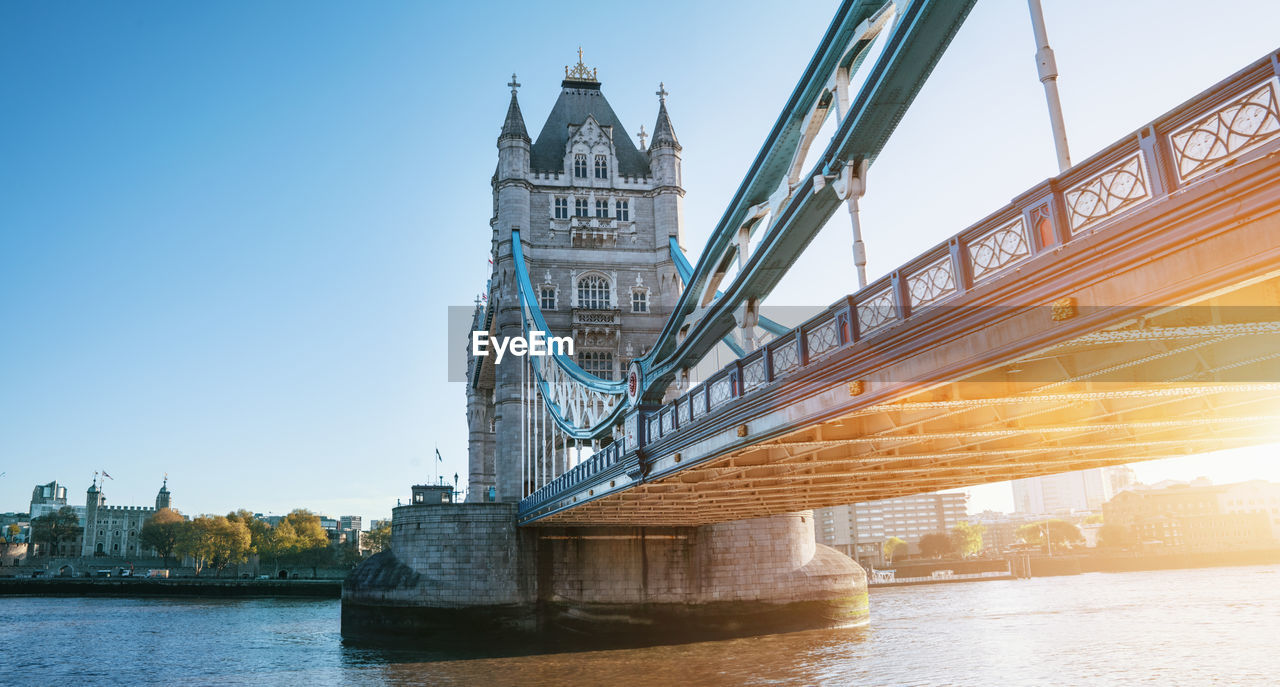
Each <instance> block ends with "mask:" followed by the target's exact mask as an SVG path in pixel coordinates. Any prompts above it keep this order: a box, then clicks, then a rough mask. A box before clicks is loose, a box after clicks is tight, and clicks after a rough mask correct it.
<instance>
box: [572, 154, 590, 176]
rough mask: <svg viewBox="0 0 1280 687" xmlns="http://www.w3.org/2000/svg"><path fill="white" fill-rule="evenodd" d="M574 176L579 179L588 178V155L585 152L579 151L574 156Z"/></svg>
mask: <svg viewBox="0 0 1280 687" xmlns="http://www.w3.org/2000/svg"><path fill="white" fill-rule="evenodd" d="M573 176H574V177H576V178H578V179H586V178H587V156H586V154H585V153H578V154H576V155H574V156H573Z"/></svg>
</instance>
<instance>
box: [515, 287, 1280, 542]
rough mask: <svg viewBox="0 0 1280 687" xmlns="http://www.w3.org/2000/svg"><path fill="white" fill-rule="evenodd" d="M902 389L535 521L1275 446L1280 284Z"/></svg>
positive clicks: (624, 519)
mask: <svg viewBox="0 0 1280 687" xmlns="http://www.w3.org/2000/svg"><path fill="white" fill-rule="evenodd" d="M847 383H848V382H847ZM851 383H852V384H855V385H857V384H858V383H859V382H858V381H857V380H855V381H853V382H851ZM897 386H898V389H897V393H895V394H893V395H892V397H891V398H887V399H885V400H882V401H880V402H876V403H874V404H872V405H867V406H864V407H861V408H857V409H856V410H853V411H851V412H847V413H844V414H841V415H839V416H836V417H832V418H829V419H826V420H824V421H821V422H816V423H814V424H812V425H810V426H808V427H805V428H803V429H799V430H796V431H792V432H789V433H786V434H784V435H782V436H777V437H774V438H770V439H768V440H765V441H762V442H760V443H756V444H754V445H750V446H746V447H743V448H739V449H737V450H734V451H732V452H729V453H726V454H725V455H723V456H720V457H718V458H716V459H714V460H710V461H706V462H704V463H702V464H699V465H696V466H691V467H689V468H687V469H684V470H681V471H679V472H675V473H674V474H671V475H670V476H668V477H665V478H661V479H657V480H655V481H651V482H645V483H642V484H639V485H636V486H635V487H634V488H632V489H630V490H627V491H623V492H620V493H616V494H611V495H609V496H606V497H605V498H602V499H598V500H594V501H591V502H589V503H585V504H582V505H580V506H578V507H576V508H574V509H571V510H567V511H563V512H561V513H558V514H556V515H553V516H552V517H550V518H547V519H546V520H544V521H543V522H541V523H539V524H544V523H545V524H550V523H552V522H554V523H558V524H566V523H612V522H617V523H628V524H635V523H648V524H654V525H658V524H702V523H708V522H717V521H725V520H734V519H740V518H748V517H758V516H761V515H768V514H776V513H786V512H794V511H797V510H803V509H807V508H817V507H823V506H830V505H836V504H843V503H853V502H862V501H870V500H876V499H883V498H890V497H895V496H903V495H909V494H916V493H922V492H930V491H936V490H939V489H948V488H956V487H964V486H970V485H975V484H983V483H988V482H1000V481H1004V480H1010V479H1017V478H1022V477H1031V476H1035V475H1042V474H1049V473H1057V472H1064V471H1070V470H1082V469H1086V468H1092V467H1100V466H1106V465H1115V464H1121V463H1129V462H1134V461H1140V460H1149V459H1156V458H1166V457H1173V456H1181V455H1187V454H1195V453H1203V452H1207V451H1215V450H1220V449H1227V448H1234V447H1241V446H1250V445H1256V444H1262V443H1269V442H1280V277H1271V278H1265V279H1259V280H1255V281H1253V282H1252V283H1250V284H1248V285H1246V286H1242V287H1241V288H1238V289H1236V290H1233V291H1231V292H1229V293H1218V294H1214V295H1212V296H1210V297H1207V298H1204V299H1202V300H1200V301H1197V302H1195V303H1192V304H1188V305H1185V306H1182V307H1177V308H1168V309H1164V310H1162V311H1155V312H1148V313H1147V314H1146V315H1144V316H1142V317H1137V318H1134V319H1133V320H1132V321H1130V322H1127V323H1125V324H1124V325H1122V326H1120V327H1113V328H1108V329H1105V330H1099V331H1094V332H1089V333H1084V334H1081V335H1079V336H1076V337H1074V338H1073V339H1071V340H1068V341H1066V342H1063V343H1058V344H1055V345H1051V346H1047V347H1045V348H1043V349H1040V350H1037V351H1035V352H1033V353H1030V354H1025V355H1021V356H1017V357H1015V358H1011V359H1009V360H1005V361H1002V362H1000V363H999V364H996V365H993V366H990V367H988V368H987V369H984V370H982V371H981V372H979V373H977V374H973V375H970V376H968V377H965V378H963V379H958V380H955V381H948V382H942V383H934V384H931V385H920V384H911V383H901V384H898V385H897ZM854 390H856V389H854ZM850 393H852V391H851V392H850Z"/></svg>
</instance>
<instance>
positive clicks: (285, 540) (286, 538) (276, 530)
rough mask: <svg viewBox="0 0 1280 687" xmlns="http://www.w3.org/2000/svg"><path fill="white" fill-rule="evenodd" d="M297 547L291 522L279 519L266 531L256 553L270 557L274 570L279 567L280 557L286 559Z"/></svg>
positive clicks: (296, 538) (295, 534) (296, 535)
mask: <svg viewBox="0 0 1280 687" xmlns="http://www.w3.org/2000/svg"><path fill="white" fill-rule="evenodd" d="M297 547H298V534H297V533H296V532H294V531H293V524H292V523H290V522H289V521H288V520H281V521H280V522H279V523H278V524H277V525H276V526H275V527H272V528H270V529H268V530H267V531H266V536H265V537H264V539H263V542H262V545H261V547H260V548H259V549H258V553H259V555H260V556H263V557H266V558H270V559H271V562H272V564H273V566H274V567H273V568H272V570H273V571H274V570H279V569H280V559H282V558H284V559H288V558H289V556H291V555H293V553H294V551H295V550H297Z"/></svg>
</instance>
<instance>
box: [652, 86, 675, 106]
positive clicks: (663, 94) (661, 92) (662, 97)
mask: <svg viewBox="0 0 1280 687" xmlns="http://www.w3.org/2000/svg"><path fill="white" fill-rule="evenodd" d="M653 94H654V95H656V96H658V102H660V103H665V102H667V96H669V95H671V94H670V93H668V92H667V88H666V85H665V84H663V82H661V81H659V82H658V90H656V91H654V93H653Z"/></svg>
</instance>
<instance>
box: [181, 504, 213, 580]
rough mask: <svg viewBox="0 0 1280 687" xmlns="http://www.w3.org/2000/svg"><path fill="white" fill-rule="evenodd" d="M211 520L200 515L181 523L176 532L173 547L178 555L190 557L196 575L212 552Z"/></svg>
mask: <svg viewBox="0 0 1280 687" xmlns="http://www.w3.org/2000/svg"><path fill="white" fill-rule="evenodd" d="M213 529H214V527H213V520H212V518H209V517H206V516H200V517H198V518H196V519H194V520H191V521H190V522H186V523H183V525H182V529H181V531H180V532H179V533H178V541H177V544H176V545H175V547H174V550H175V551H177V553H178V555H179V556H183V557H189V558H191V560H192V562H193V564H194V565H195V569H196V577H199V576H200V573H201V572H202V571H203V570H204V568H205V566H206V565H208V564H209V557H210V556H211V555H212V552H213Z"/></svg>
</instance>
